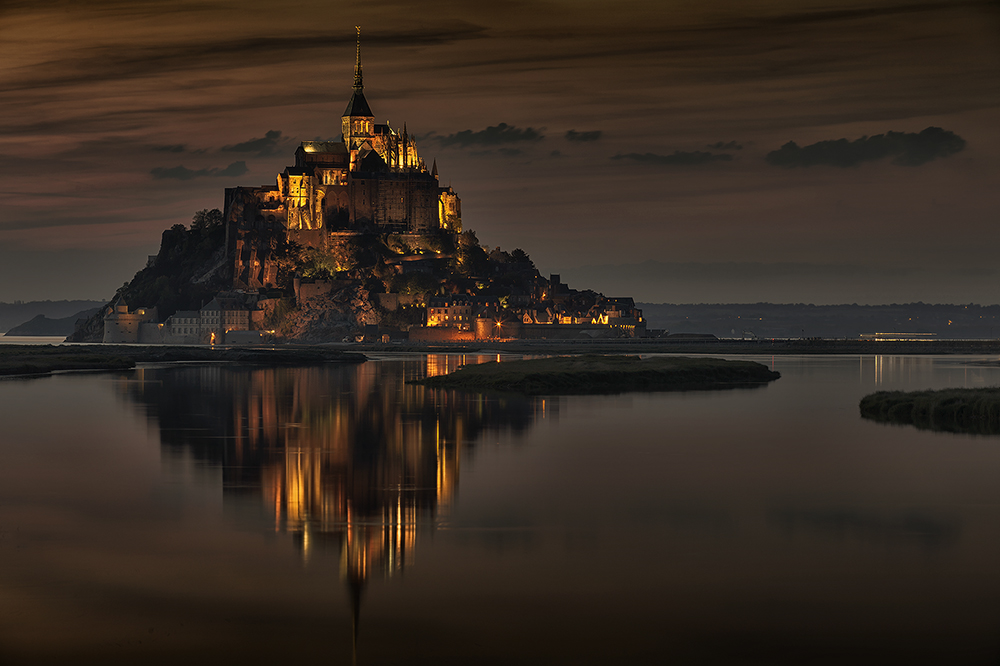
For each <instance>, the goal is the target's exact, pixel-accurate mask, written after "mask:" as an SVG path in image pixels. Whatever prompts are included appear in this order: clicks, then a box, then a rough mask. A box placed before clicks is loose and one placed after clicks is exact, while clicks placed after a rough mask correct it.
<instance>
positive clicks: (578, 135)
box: [566, 130, 602, 141]
mask: <svg viewBox="0 0 1000 666" xmlns="http://www.w3.org/2000/svg"><path fill="white" fill-rule="evenodd" d="M601 134H602V132H601V130H590V131H589V132H577V131H576V130H569V131H568V132H566V140H567V141H597V140H598V139H600V138H601Z"/></svg>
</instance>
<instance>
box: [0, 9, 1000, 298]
mask: <svg viewBox="0 0 1000 666" xmlns="http://www.w3.org/2000/svg"><path fill="white" fill-rule="evenodd" d="M355 25H361V27H362V58H363V62H364V76H365V94H366V97H367V99H368V101H369V103H370V104H371V107H372V110H373V112H374V113H375V115H376V120H377V122H385V121H387V120H388V121H389V122H390V123H391V124H392V125H393V126H394V127H401V126H402V125H403V124H404V123H405V124H406V127H407V129H408V130H409V131H410V133H411V134H414V135H415V136H416V137H417V147H418V149H419V151H420V155H421V157H423V158H424V159H425V160H426V161H427V162H428V163H430V162H431V161H432V160H434V159H436V160H437V164H438V169H439V172H440V175H441V181H442V183H443V184H446V185H447V184H450V185H452V186H453V187H454V188H455V189H456V191H457V192H458V194H459V195H460V196H461V198H462V209H463V223H464V226H465V227H466V228H467V229H473V230H475V232H476V234H477V236H478V238H479V240H480V242H481V243H483V244H484V245H487V246H489V247H491V248H492V247H497V246H499V247H501V248H503V249H505V250H512V249H514V248H516V247H520V248H522V249H524V250H525V251H526V252H528V254H529V255H530V256H531V258H532V259H533V260H534V262H535V264H536V266H537V267H538V268H539V270H540V271H541V272H542V273H543V274H545V275H548V274H549V273H559V274H560V275H561V276H562V280H563V281H564V282H568V283H569V284H570V286H571V287H574V288H577V289H594V290H597V291H601V292H603V293H605V294H606V295H609V296H626V295H627V296H633V297H634V298H636V299H637V300H640V301H645V302H656V303H663V302H666V303H698V302H729V303H735V302H761V301H770V302H788V303H799V302H801V303H816V304H826V303H859V304H861V303H869V304H879V303H906V302H915V301H924V302H927V303H973V302H974V303H982V304H993V303H998V302H1000V289H998V285H1000V262H998V261H997V258H996V254H997V247H998V246H1000V2H998V1H996V0H989V1H980V0H970V1H968V2H965V1H962V0H950V1H944V2H941V1H933V0H741V1H734V0H692V1H688V0H616V1H615V2H594V1H591V0H534V1H531V2H521V1H509V0H494V1H493V2H489V3H483V2H473V1H464V0H427V1H425V2H421V3H412V2H403V1H380V0H368V1H365V2H351V3H348V2H331V1H325V2H313V1H297V0H288V1H286V2H284V3H280V4H278V5H276V4H274V3H273V2H263V1H260V0H240V1H239V2H236V1H235V0H164V1H161V0H142V1H136V0H127V1H117V0H88V2H74V1H69V0H31V1H30V2H27V1H26V2H18V1H16V0H15V1H11V0H4V1H3V2H0V301H8V302H9V301H12V300H36V299H52V300H56V299H63V298H66V299H75V298H93V299H97V300H101V299H109V298H110V297H111V296H112V295H113V294H114V291H115V289H116V288H118V287H119V286H121V285H122V284H123V283H124V282H127V281H128V280H130V279H131V278H132V276H133V275H134V274H135V272H136V271H138V270H139V269H141V268H142V267H143V266H144V265H145V262H146V258H147V256H148V255H150V254H155V253H156V250H157V247H158V245H159V239H160V234H161V233H162V231H163V230H164V229H166V228H168V227H170V226H171V225H173V224H177V223H189V222H190V220H191V217H192V215H193V214H194V212H195V211H198V210H201V209H205V208H220V209H221V208H222V206H223V191H224V189H225V188H226V187H235V186H239V185H244V186H258V185H263V184H271V183H273V182H274V180H275V177H276V175H277V174H278V173H279V172H280V171H282V170H283V168H284V167H285V166H288V165H291V164H293V163H294V157H293V153H294V150H295V148H296V146H297V145H298V143H299V142H300V141H305V140H314V139H335V138H337V137H338V136H339V134H340V116H341V114H342V113H343V111H344V108H345V107H346V105H347V101H348V99H349V98H350V93H351V85H352V83H353V67H354V50H355V34H356V33H355V28H354V26H355Z"/></svg>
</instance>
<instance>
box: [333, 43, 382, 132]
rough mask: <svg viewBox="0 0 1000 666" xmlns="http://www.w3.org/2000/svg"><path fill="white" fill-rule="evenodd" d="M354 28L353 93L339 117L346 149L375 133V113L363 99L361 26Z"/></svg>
mask: <svg viewBox="0 0 1000 666" xmlns="http://www.w3.org/2000/svg"><path fill="white" fill-rule="evenodd" d="M355 28H357V30H358V56H357V61H356V62H355V64H354V94H353V95H351V101H350V102H348V103H347V110H346V111H344V116H343V118H342V119H341V121H342V126H343V131H344V143H345V144H346V145H347V149H348V150H355V149H357V148H358V147H359V146H360V145H361V144H363V143H364V142H365V141H367V140H369V139H371V138H372V137H373V136H374V135H375V115H374V114H373V113H372V110H371V107H370V106H368V100H366V99H365V93H364V90H365V84H364V80H363V78H362V76H361V26H360V25H358V26H355Z"/></svg>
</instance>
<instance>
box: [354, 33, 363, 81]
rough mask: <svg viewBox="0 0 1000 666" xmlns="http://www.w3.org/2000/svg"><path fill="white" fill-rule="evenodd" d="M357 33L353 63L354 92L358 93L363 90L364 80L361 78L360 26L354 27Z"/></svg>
mask: <svg viewBox="0 0 1000 666" xmlns="http://www.w3.org/2000/svg"><path fill="white" fill-rule="evenodd" d="M354 27H355V28H356V29H357V31H358V56H357V60H356V61H355V62H354V92H356V93H359V92H361V91H363V90H364V89H365V83H364V79H363V78H362V76H361V26H360V25H356V26H354Z"/></svg>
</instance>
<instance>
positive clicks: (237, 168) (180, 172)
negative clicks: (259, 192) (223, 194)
mask: <svg viewBox="0 0 1000 666" xmlns="http://www.w3.org/2000/svg"><path fill="white" fill-rule="evenodd" d="M247 171H249V169H248V168H247V163H246V162H244V161H243V160H240V161H239V162H233V163H232V164H230V165H229V166H227V167H226V168H225V169H220V168H218V167H212V168H210V169H198V170H197V171H196V170H194V169H188V168H187V167H184V166H175V167H170V168H167V167H156V168H155V169H153V170H152V171H150V172H149V173H150V174H152V176H153V178H157V179H164V178H172V179H174V180H193V179H195V178H205V177H213V178H219V177H235V176H242V175H243V174H245V173H246V172H247Z"/></svg>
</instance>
